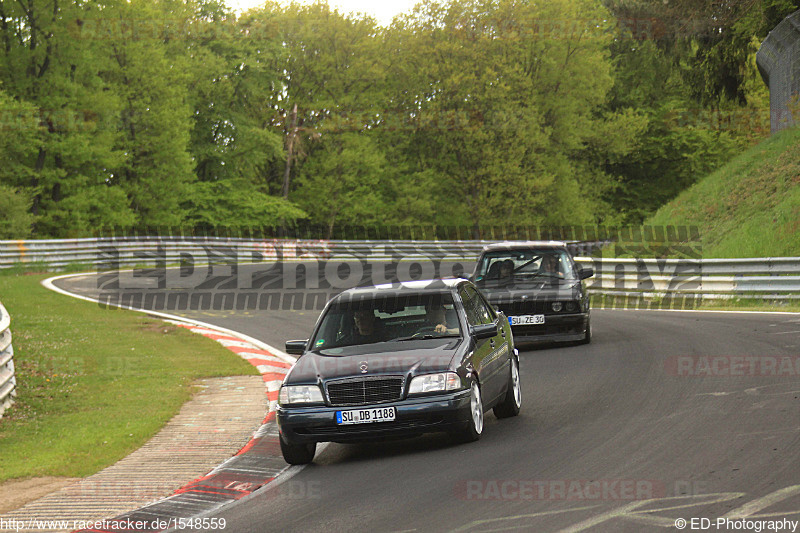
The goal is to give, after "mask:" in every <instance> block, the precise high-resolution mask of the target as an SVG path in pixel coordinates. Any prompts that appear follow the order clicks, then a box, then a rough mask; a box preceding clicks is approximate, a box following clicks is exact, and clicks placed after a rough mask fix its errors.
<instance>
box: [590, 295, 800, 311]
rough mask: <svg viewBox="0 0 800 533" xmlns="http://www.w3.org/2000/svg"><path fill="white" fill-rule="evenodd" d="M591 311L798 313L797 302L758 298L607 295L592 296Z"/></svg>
mask: <svg viewBox="0 0 800 533" xmlns="http://www.w3.org/2000/svg"><path fill="white" fill-rule="evenodd" d="M592 309H656V310H658V309H667V310H668V309H673V310H674V309H683V310H700V311H758V312H762V313H764V312H770V311H780V312H783V313H800V301H798V300H786V301H783V300H778V301H773V300H764V299H760V298H729V299H725V300H721V299H717V300H711V299H705V300H702V301H699V302H698V301H697V300H693V299H691V298H690V299H688V300H687V299H680V298H678V299H677V300H670V299H660V298H642V299H638V298H630V299H626V298H613V297H609V296H607V295H605V296H604V295H600V294H596V295H594V296H592Z"/></svg>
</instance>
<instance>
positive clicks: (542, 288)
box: [470, 241, 594, 344]
mask: <svg viewBox="0 0 800 533" xmlns="http://www.w3.org/2000/svg"><path fill="white" fill-rule="evenodd" d="M593 275H594V271H593V270H592V269H591V268H580V267H578V266H577V265H576V264H575V261H574V260H573V258H572V255H571V254H570V253H569V250H568V249H567V244H566V243H564V242H558V241H525V242H504V243H497V244H491V245H489V246H487V247H485V248H484V250H483V252H482V253H481V256H480V258H479V259H478V263H477V265H476V267H475V272H474V273H473V274H472V276H471V277H470V279H471V280H472V281H474V282H475V285H476V286H478V287H479V288H480V290H481V292H483V294H484V295H486V297H487V298H488V300H489V302H490V303H491V304H492V305H493V306H494V307H495V308H497V309H499V310H500V311H502V312H503V313H504V314H505V315H506V316H507V317H508V320H509V322H510V324H511V329H512V330H513V332H514V339H515V340H516V342H517V343H518V344H520V343H531V342H554V341H555V342H560V341H572V342H575V341H577V342H582V343H588V342H590V341H591V339H592V324H591V316H590V313H589V295H588V294H587V293H586V286H585V283H584V281H583V280H585V279H587V278H590V277H592V276H593Z"/></svg>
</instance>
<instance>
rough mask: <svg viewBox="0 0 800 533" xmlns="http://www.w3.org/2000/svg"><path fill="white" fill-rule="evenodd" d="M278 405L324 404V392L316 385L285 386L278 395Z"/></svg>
mask: <svg viewBox="0 0 800 533" xmlns="http://www.w3.org/2000/svg"><path fill="white" fill-rule="evenodd" d="M278 403H279V404H281V405H289V404H297V403H322V391H321V390H319V387H318V386H316V385H284V386H282V387H281V392H280V394H279V395H278Z"/></svg>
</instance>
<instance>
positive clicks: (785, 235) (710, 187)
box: [645, 128, 800, 258]
mask: <svg viewBox="0 0 800 533" xmlns="http://www.w3.org/2000/svg"><path fill="white" fill-rule="evenodd" d="M645 224H648V225H653V226H666V225H672V226H698V227H699V228H700V234H701V239H702V256H703V257H705V258H723V257H726V258H732V257H794V256H798V255H800V128H794V129H792V130H787V131H783V132H781V133H780V134H778V135H774V136H773V137H771V138H769V139H767V140H765V141H763V142H761V143H759V144H758V145H756V146H753V147H752V148H750V149H749V150H747V151H745V152H744V153H742V154H741V155H740V156H738V157H736V158H735V159H734V160H732V161H731V162H730V163H728V164H727V165H725V166H724V167H722V168H721V169H719V170H718V171H716V172H714V173H712V174H710V175H709V176H707V177H705V178H703V179H702V180H701V181H699V182H698V183H696V184H695V185H694V186H692V187H691V188H689V189H687V190H686V191H684V192H683V193H681V194H680V195H679V196H678V197H677V198H675V199H674V200H673V201H672V202H670V203H668V204H667V205H665V206H663V207H662V208H661V209H659V210H658V212H657V213H656V214H655V215H653V217H652V218H651V219H650V220H648V221H647V222H646V223H645Z"/></svg>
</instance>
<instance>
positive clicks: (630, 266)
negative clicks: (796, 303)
mask: <svg viewBox="0 0 800 533" xmlns="http://www.w3.org/2000/svg"><path fill="white" fill-rule="evenodd" d="M576 259H577V261H578V262H579V263H580V264H581V266H584V267H593V268H594V269H595V276H594V277H593V278H591V279H590V280H589V285H588V288H589V290H590V292H593V293H595V294H607V295H619V296H628V297H630V296H644V297H665V296H680V297H695V298H705V299H724V298H731V297H737V298H754V299H775V300H795V299H798V298H800V257H771V258H749V259H620V258H616V259H603V258H590V257H579V258H576Z"/></svg>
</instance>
